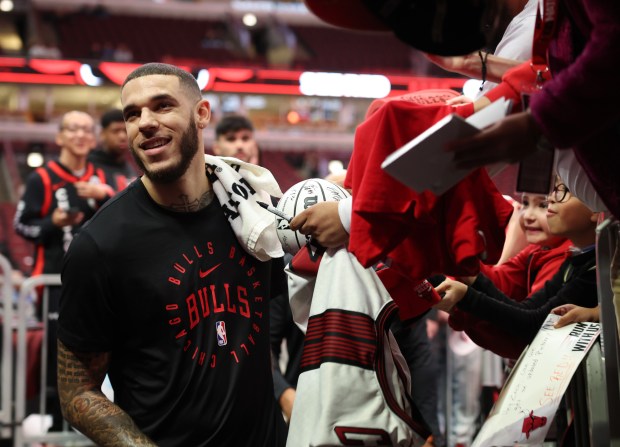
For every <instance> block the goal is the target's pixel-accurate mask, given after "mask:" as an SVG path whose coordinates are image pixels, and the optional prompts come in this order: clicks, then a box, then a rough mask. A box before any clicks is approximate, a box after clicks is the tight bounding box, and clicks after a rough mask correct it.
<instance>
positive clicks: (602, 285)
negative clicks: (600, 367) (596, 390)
mask: <svg viewBox="0 0 620 447" xmlns="http://www.w3.org/2000/svg"><path fill="white" fill-rule="evenodd" d="M618 244H620V222H618V221H617V220H614V219H613V218H609V219H607V220H605V221H603V223H601V224H600V225H599V227H598V228H597V246H596V265H597V274H598V278H597V282H598V293H599V306H600V313H601V328H602V331H601V346H602V352H603V359H604V373H605V379H606V387H605V390H604V396H602V397H605V398H606V400H607V423H608V425H609V443H608V444H607V445H609V446H620V424H618V423H617V421H618V415H620V347H619V343H618V338H619V334H618V332H617V321H616V312H615V308H614V303H613V290H612V288H611V275H610V270H611V264H612V260H613V256H614V252H615V249H616V247H617V246H618ZM618 261H620V260H618ZM618 304H620V303H618ZM613 421H616V423H614V422H613Z"/></svg>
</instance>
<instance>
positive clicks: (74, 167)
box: [58, 149, 86, 172]
mask: <svg viewBox="0 0 620 447" xmlns="http://www.w3.org/2000/svg"><path fill="white" fill-rule="evenodd" d="M58 161H60V163H62V164H63V165H64V166H66V167H67V168H68V169H70V170H71V171H73V172H76V171H83V170H84V168H86V157H77V156H75V155H74V154H72V153H71V152H69V151H67V150H65V149H61V151H60V157H58Z"/></svg>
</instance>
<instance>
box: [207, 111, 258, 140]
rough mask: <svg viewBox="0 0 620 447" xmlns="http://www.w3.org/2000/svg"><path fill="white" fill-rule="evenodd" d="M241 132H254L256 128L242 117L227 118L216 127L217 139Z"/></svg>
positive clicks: (229, 116)
mask: <svg viewBox="0 0 620 447" xmlns="http://www.w3.org/2000/svg"><path fill="white" fill-rule="evenodd" d="M240 130H249V131H252V132H254V126H252V123H251V122H250V120H249V119H247V118H246V117H245V116H241V115H228V116H225V117H224V118H222V119H221V120H220V122H219V123H217V126H216V127H215V138H219V137H220V136H222V135H226V134H227V133H229V132H238V131H240Z"/></svg>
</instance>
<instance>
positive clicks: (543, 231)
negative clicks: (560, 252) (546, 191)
mask: <svg viewBox="0 0 620 447" xmlns="http://www.w3.org/2000/svg"><path fill="white" fill-rule="evenodd" d="M521 205H522V207H521V211H519V213H520V215H519V224H520V225H521V229H522V230H523V232H524V233H525V237H526V239H527V242H528V243H530V244H537V245H542V246H546V247H554V246H556V245H557V244H559V243H560V242H561V238H559V237H556V236H554V235H552V234H551V232H550V231H549V224H548V223H547V205H548V203H547V197H545V196H543V195H538V194H523V195H522V196H521Z"/></svg>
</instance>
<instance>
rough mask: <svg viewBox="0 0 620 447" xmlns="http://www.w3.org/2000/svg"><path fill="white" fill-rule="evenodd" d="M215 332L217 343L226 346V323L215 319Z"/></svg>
mask: <svg viewBox="0 0 620 447" xmlns="http://www.w3.org/2000/svg"><path fill="white" fill-rule="evenodd" d="M215 333H216V334H217V345H218V346H226V345H227V344H228V338H227V337H226V323H225V322H223V321H216V322H215Z"/></svg>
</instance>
